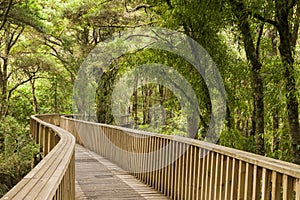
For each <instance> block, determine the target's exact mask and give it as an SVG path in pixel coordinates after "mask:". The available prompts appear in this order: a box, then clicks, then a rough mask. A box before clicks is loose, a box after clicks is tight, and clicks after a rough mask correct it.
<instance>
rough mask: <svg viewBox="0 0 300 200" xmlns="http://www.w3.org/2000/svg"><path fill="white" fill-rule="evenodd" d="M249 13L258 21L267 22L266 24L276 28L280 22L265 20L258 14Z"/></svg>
mask: <svg viewBox="0 0 300 200" xmlns="http://www.w3.org/2000/svg"><path fill="white" fill-rule="evenodd" d="M248 13H249V15H252V16H253V17H254V18H256V19H258V20H260V21H262V22H266V23H269V24H271V25H273V26H275V27H278V22H277V21H274V20H272V19H267V18H265V17H263V16H261V15H259V14H257V13H253V12H252V11H248Z"/></svg>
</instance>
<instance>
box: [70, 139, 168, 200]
mask: <svg viewBox="0 0 300 200" xmlns="http://www.w3.org/2000/svg"><path fill="white" fill-rule="evenodd" d="M75 163H76V164H75V165H76V166H75V174H76V187H75V190H76V199H78V200H85V199H121V200H122V199H124V200H125V199H126V200H128V199H158V200H159V199H168V198H167V197H165V196H163V194H160V193H159V192H157V191H156V190H154V189H153V188H151V187H149V186H147V185H145V184H143V183H142V182H140V181H139V180H137V179H136V178H135V177H133V176H131V175H130V174H128V173H127V172H126V171H124V170H122V169H121V168H120V167H118V166H117V165H116V164H114V163H112V162H110V161H108V160H106V159H105V158H103V157H101V156H99V155H98V154H96V153H94V152H92V151H90V150H88V149H86V148H84V147H82V146H80V145H76V153H75Z"/></svg>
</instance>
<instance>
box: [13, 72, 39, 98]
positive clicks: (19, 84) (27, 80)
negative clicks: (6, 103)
mask: <svg viewBox="0 0 300 200" xmlns="http://www.w3.org/2000/svg"><path fill="white" fill-rule="evenodd" d="M38 78H40V77H34V75H33V76H30V77H29V78H28V79H26V80H24V81H21V82H20V83H18V84H16V85H15V86H14V87H13V88H11V89H10V90H9V92H8V96H7V100H9V99H10V97H11V95H12V93H13V92H14V91H15V90H16V89H17V88H18V87H20V86H21V85H23V84H25V83H27V82H29V81H30V80H32V79H38Z"/></svg>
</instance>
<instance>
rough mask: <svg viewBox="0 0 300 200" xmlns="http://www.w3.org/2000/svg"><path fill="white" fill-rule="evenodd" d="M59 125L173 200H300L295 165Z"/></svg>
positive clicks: (129, 132) (175, 139)
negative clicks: (172, 160)
mask: <svg viewBox="0 0 300 200" xmlns="http://www.w3.org/2000/svg"><path fill="white" fill-rule="evenodd" d="M60 124H61V127H63V128H64V129H66V130H68V131H69V132H71V133H72V134H74V136H75V137H76V140H77V142H80V143H82V144H83V145H84V146H85V147H87V148H89V149H91V150H92V151H94V152H97V153H98V154H100V155H102V156H104V157H106V158H108V159H109V160H111V161H113V162H115V163H116V164H118V165H119V166H121V167H122V168H124V169H125V170H129V171H131V172H132V174H133V175H135V176H136V177H137V178H139V179H140V180H142V181H143V182H144V183H146V184H148V185H150V186H152V187H154V188H155V189H157V190H159V191H160V192H162V193H163V194H165V195H166V196H169V197H171V198H172V199H225V200H227V199H247V200H248V199H276V200H277V199H284V200H292V199H296V200H300V166H299V165H295V164H292V163H288V162H283V161H280V160H276V159H272V158H267V157H264V156H260V155H256V154H252V153H248V152H244V151H240V150H235V149H232V148H227V147H223V146H220V145H215V144H211V143H207V142H203V141H199V140H194V139H189V138H184V137H179V136H170V135H161V134H154V133H149V132H145V131H139V130H133V129H128V128H123V127H116V126H111V125H105V124H98V123H93V122H86V121H81V120H76V119H71V118H67V117H64V116H62V117H61V119H60ZM167 147H169V148H167ZM163 148H164V150H162V151H157V150H159V149H163ZM156 151H157V152H158V153H154V152H156ZM140 154H145V155H149V156H148V157H147V156H146V157H145V156H144V157H143V156H139V155H140ZM177 157H178V159H176V160H175V162H170V161H171V159H172V158H177ZM160 164H162V166H163V167H161V168H159V165H160ZM152 169H154V170H152Z"/></svg>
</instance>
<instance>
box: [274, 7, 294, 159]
mask: <svg viewBox="0 0 300 200" xmlns="http://www.w3.org/2000/svg"><path fill="white" fill-rule="evenodd" d="M275 5H276V18H277V20H278V25H277V30H278V33H279V37H280V45H279V52H280V56H281V61H282V64H283V65H284V66H285V78H286V98H287V112H288V123H289V132H290V137H291V144H292V152H293V155H294V162H295V163H297V164H300V147H299V145H300V129H299V111H298V106H299V105H298V101H297V97H296V81H295V74H294V71H295V70H294V59H293V56H292V47H291V45H292V41H291V33H290V26H289V21H288V20H289V19H288V16H289V9H288V6H289V5H288V2H287V1H276V4H275Z"/></svg>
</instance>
